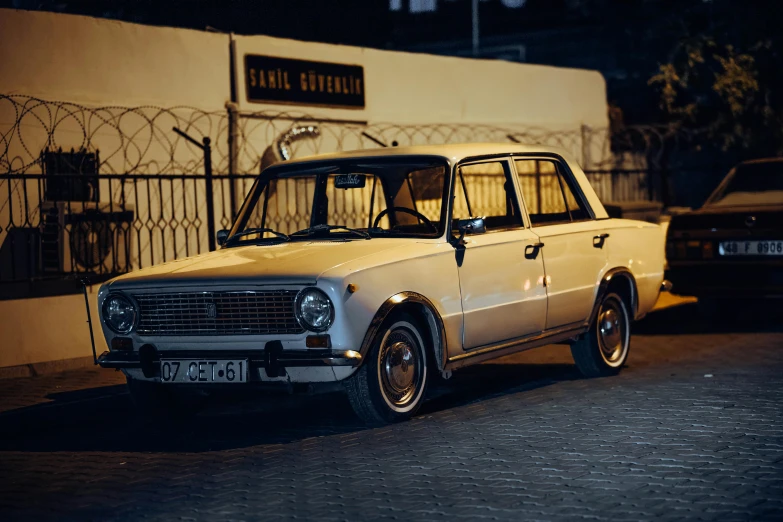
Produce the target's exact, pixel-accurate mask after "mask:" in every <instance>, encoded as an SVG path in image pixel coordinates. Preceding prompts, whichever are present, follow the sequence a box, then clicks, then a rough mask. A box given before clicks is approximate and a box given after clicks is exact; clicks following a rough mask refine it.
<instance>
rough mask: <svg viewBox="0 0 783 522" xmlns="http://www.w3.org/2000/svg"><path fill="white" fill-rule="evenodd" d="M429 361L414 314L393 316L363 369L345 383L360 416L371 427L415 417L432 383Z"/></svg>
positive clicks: (349, 397) (374, 343)
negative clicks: (430, 382)
mask: <svg viewBox="0 0 783 522" xmlns="http://www.w3.org/2000/svg"><path fill="white" fill-rule="evenodd" d="M427 362H428V361H427V352H426V345H425V343H424V336H422V329H421V327H420V326H419V323H418V322H417V321H416V319H415V318H414V317H413V316H411V315H410V314H407V313H396V314H392V316H391V317H389V318H388V319H387V320H386V321H384V324H383V326H382V327H381V329H380V332H379V333H378V336H377V337H376V339H375V340H374V341H373V344H372V347H371V348H370V351H369V352H368V353H367V358H366V360H365V361H364V363H363V364H362V366H361V367H360V368H359V369H358V370H357V371H356V373H354V375H352V376H351V377H350V378H349V379H347V380H346V381H345V389H346V392H347V393H348V399H349V400H350V402H351V406H352V407H353V409H354V411H355V412H356V414H357V415H358V416H359V417H360V418H361V419H362V420H363V421H364V422H365V423H366V424H367V425H368V426H383V425H386V424H391V423H394V422H401V421H404V420H407V419H409V418H411V417H412V416H413V415H414V414H415V413H416V411H417V410H418V409H419V407H420V406H421V403H422V402H423V401H424V392H425V391H426V388H427V383H428V381H429V379H428V374H429V369H428V367H427Z"/></svg>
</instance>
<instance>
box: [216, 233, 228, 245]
mask: <svg viewBox="0 0 783 522" xmlns="http://www.w3.org/2000/svg"><path fill="white" fill-rule="evenodd" d="M226 240H228V230H225V229H224V230H218V233H217V242H218V245H220V246H223V244H225V242H226Z"/></svg>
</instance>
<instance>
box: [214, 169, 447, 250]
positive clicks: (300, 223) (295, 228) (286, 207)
mask: <svg viewBox="0 0 783 522" xmlns="http://www.w3.org/2000/svg"><path fill="white" fill-rule="evenodd" d="M447 172H448V168H447V164H446V162H445V161H444V160H443V159H440V158H433V157H426V156H425V157H398V158H368V159H357V158H354V159H350V160H341V161H332V162H312V163H306V164H299V165H291V166H287V165H284V164H283V165H276V166H274V167H271V168H270V169H267V170H266V171H264V172H263V173H262V174H261V176H259V178H258V180H256V183H255V184H254V186H253V188H252V189H251V191H250V193H249V194H248V196H247V199H246V200H245V203H244V204H243V206H242V209H241V210H240V212H239V216H238V218H237V220H236V223H235V224H234V227H233V228H232V229H231V231H230V233H229V240H228V242H227V243H226V245H227V246H235V245H238V244H248V243H259V242H281V241H297V240H308V239H312V238H327V239H339V240H345V241H347V240H366V239H372V238H383V237H420V238H434V237H440V236H441V235H442V234H443V232H444V223H445V205H444V204H443V203H444V201H445V196H446V191H447V184H446V181H447V180H448V176H447Z"/></svg>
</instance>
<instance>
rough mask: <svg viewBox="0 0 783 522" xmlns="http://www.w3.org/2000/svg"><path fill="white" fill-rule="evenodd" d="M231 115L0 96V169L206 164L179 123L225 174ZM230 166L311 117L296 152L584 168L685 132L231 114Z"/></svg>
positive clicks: (642, 163)
mask: <svg viewBox="0 0 783 522" xmlns="http://www.w3.org/2000/svg"><path fill="white" fill-rule="evenodd" d="M230 120H231V118H229V115H228V112H226V111H204V110H201V109H198V108H195V107H189V106H174V107H157V106H151V105H149V106H139V107H123V106H106V107H89V106H86V105H83V104H78V103H73V102H62V101H50V100H43V99H40V98H36V97H31V96H25V95H2V94H0V173H11V174H20V173H27V172H29V173H40V171H41V165H40V155H41V152H42V151H43V150H46V149H49V150H57V149H60V148H62V149H64V150H69V149H73V150H86V151H97V150H100V156H101V165H100V171H101V173H109V174H128V173H134V174H197V173H203V172H204V164H203V154H202V152H201V150H200V148H199V147H197V146H195V145H194V144H192V143H190V142H189V141H188V140H186V139H184V138H183V137H181V136H179V135H178V134H176V133H174V132H173V131H172V128H173V127H177V128H179V129H180V130H182V131H184V132H185V133H187V134H188V135H190V136H191V137H193V138H194V139H195V140H196V141H199V142H200V141H201V140H202V139H203V138H204V137H209V138H210V140H211V143H212V163H213V165H212V168H213V172H215V173H224V174H225V173H228V171H229V168H230V165H231V164H232V162H231V161H230V158H229V154H230V152H229V135H230V131H231V129H230V128H229V126H230V124H231V121H230ZM235 121H236V122H237V123H236V125H237V128H236V133H235V134H236V136H237V143H236V148H235V150H236V157H235V158H234V162H233V170H234V173H235V174H254V173H257V172H258V169H259V168H260V162H261V157H262V156H263V154H264V151H265V150H266V148H267V147H269V146H270V145H273V144H274V143H275V140H277V139H278V138H279V137H280V136H281V135H283V134H284V133H286V132H288V131H289V130H290V129H291V128H292V127H296V126H299V125H305V124H309V125H312V124H314V123H315V124H317V125H318V127H319V131H320V132H319V134H318V136H317V137H315V138H314V139H308V140H302V141H301V142H298V143H296V144H295V145H294V146H293V154H294V156H304V155H309V154H317V153H325V152H335V151H345V150H355V149H365V148H372V147H379V146H381V145H380V143H382V144H385V145H389V146H390V145H393V144H399V145H434V144H444V143H463V142H507V141H517V142H520V143H526V144H531V145H532V144H546V145H551V146H558V147H561V148H563V149H565V150H567V151H569V152H570V153H571V154H572V155H573V156H574V157H575V158H576V160H577V161H578V162H580V163H582V166H583V167H584V168H611V167H616V166H617V165H618V164H620V163H622V162H627V161H629V158H632V160H631V161H633V162H634V163H635V165H634V167H637V168H642V167H648V166H649V167H659V166H660V163H661V161H662V159H663V157H664V156H665V153H666V150H667V147H676V146H678V144H679V143H680V142H681V141H683V140H684V139H687V136H685V135H684V133H682V132H680V131H674V130H672V129H671V128H669V127H655V126H643V127H625V128H623V129H620V130H615V131H614V132H610V130H609V129H608V128H589V127H582V128H575V129H564V130H551V129H545V128H540V127H533V126H525V125H524V124H513V125H507V126H502V125H484V124H457V123H447V124H445V123H432V124H419V125H410V124H397V123H376V122H369V123H368V122H358V121H357V122H350V121H335V120H329V119H319V118H315V117H313V116H311V115H309V114H307V113H304V112H295V111H290V112H280V111H278V112H276V111H262V112H253V113H239V114H237V115H236V119H235Z"/></svg>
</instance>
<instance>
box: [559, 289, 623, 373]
mask: <svg viewBox="0 0 783 522" xmlns="http://www.w3.org/2000/svg"><path fill="white" fill-rule="evenodd" d="M630 348H631V318H630V315H629V314H628V307H627V306H626V304H625V302H624V301H623V299H622V298H621V297H620V296H619V295H617V294H615V293H610V294H607V295H605V296H604V298H603V299H602V300H601V303H600V304H599V305H598V313H597V314H596V316H595V320H594V321H593V324H591V325H590V330H589V331H588V332H587V334H585V336H584V337H582V339H580V340H579V341H577V342H575V343H574V344H572V345H571V355H573V357H574V362H575V363H576V366H577V368H579V371H580V372H582V375H584V376H585V377H601V376H605V375H616V374H617V373H619V372H620V369H622V367H623V364H625V361H626V360H627V359H628V351H629V350H630Z"/></svg>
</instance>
